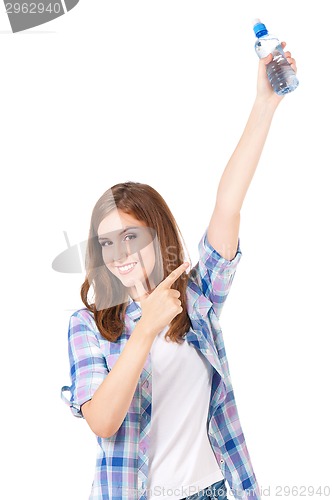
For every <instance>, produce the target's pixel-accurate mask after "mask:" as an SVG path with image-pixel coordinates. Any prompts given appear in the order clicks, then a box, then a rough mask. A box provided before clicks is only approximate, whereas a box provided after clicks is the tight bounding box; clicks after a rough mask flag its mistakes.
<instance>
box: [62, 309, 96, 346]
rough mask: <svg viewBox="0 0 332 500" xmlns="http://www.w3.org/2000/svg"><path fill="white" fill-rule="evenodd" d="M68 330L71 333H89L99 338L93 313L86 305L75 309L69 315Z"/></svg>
mask: <svg viewBox="0 0 332 500" xmlns="http://www.w3.org/2000/svg"><path fill="white" fill-rule="evenodd" d="M69 331H70V332H71V333H80V332H81V333H83V332H85V333H87V331H88V332H89V333H92V334H94V335H95V336H96V337H97V338H98V339H100V338H101V335H100V332H99V330H98V328H97V325H96V322H95V318H94V315H93V313H92V312H91V311H89V309H87V308H86V307H82V308H81V309H77V310H76V311H74V312H73V313H72V314H71V315H70V317H69Z"/></svg>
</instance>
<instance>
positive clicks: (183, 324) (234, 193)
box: [62, 43, 296, 500]
mask: <svg viewBox="0 0 332 500" xmlns="http://www.w3.org/2000/svg"><path fill="white" fill-rule="evenodd" d="M284 46H285V43H283V47H284ZM286 56H287V59H288V61H289V63H290V64H291V65H292V67H293V69H294V70H295V71H296V65H295V60H294V59H293V58H292V57H291V54H290V53H289V52H286ZM269 61H270V56H269V57H268V58H266V59H263V60H260V61H259V70H258V84H257V95H256V99H255V101H254V104H253V107H252V111H251V113H250V116H249V119H248V122H247V124H246V127H245V129H244V132H243V135H242V136H241V138H240V141H239V143H238V145H237V147H236V149H235V151H234V153H233V155H232V156H231V158H230V160H229V162H228V164H227V166H226V168H225V170H224V172H223V174H222V176H221V180H220V183H219V186H218V190H217V197H216V203H215V207H214V211H213V213H212V216H211V220H210V221H209V225H208V227H207V229H206V230H205V231H204V234H203V235H202V238H201V240H200V242H199V246H198V248H199V259H198V262H197V264H196V265H195V266H194V267H193V268H192V269H190V265H189V263H188V262H185V256H184V250H183V245H182V241H183V240H182V237H181V233H180V230H179V228H178V227H177V224H176V222H175V220H174V217H173V216H172V213H171V212H170V209H169V208H168V206H167V204H166V203H165V201H164V200H163V198H162V197H161V196H160V194H158V193H157V192H156V191H155V190H154V189H153V188H152V187H150V186H148V185H146V184H140V183H134V182H125V183H122V184H117V185H115V186H113V187H112V188H110V189H109V190H108V191H106V192H105V193H104V194H103V195H102V196H101V198H100V199H99V200H98V201H97V203H96V205H95V207H94V210H93V213H92V218H91V226H90V233H89V239H88V247H87V255H86V268H87V274H86V279H85V281H84V283H83V285H82V288H81V297H82V301H83V303H84V305H85V307H84V308H82V309H79V310H78V311H76V312H75V313H74V314H72V316H71V317H70V322H69V332H68V339H69V359H70V368H71V371H70V373H71V379H72V385H71V386H70V387H68V386H64V387H63V388H62V393H63V392H65V391H70V392H71V398H70V401H69V400H67V399H66V398H65V397H64V395H63V394H62V396H63V399H64V400H65V401H66V402H67V404H68V405H69V406H70V408H71V410H72V413H73V414H74V415H75V416H77V417H82V418H85V419H86V421H87V423H88V425H89V426H90V428H91V429H92V431H93V432H94V433H95V434H96V436H97V441H98V454H97V460H96V470H95V477H94V481H93V484H92V489H91V494H90V499H96V500H97V499H99V500H100V499H103V500H110V499H113V500H126V499H128V500H134V499H135V500H136V499H137V500H147V499H149V500H157V499H158V500H159V499H167V500H169V499H184V498H186V499H189V498H190V499H194V498H195V499H200V498H205V499H208V498H215V499H219V500H221V499H222V500H225V499H227V486H226V483H227V485H228V488H230V489H231V490H232V491H231V495H232V496H233V497H234V498H235V499H241V500H243V499H244V500H246V499H248V500H249V499H250V500H258V499H259V498H260V494H259V486H258V484H257V480H256V477H255V474H254V471H253V468H252V464H251V461H250V457H249V453H248V450H247V447H246V443H245V438H244V435H243V432H242V429H241V424H240V421H239V417H238V412H237V407H236V402H235V399H234V393H233V388H232V384H231V380H230V375H229V369H228V362H227V358H226V352H225V347H224V341H223V334H222V331H221V329H220V325H219V317H220V313H221V309H222V306H223V304H224V303H225V300H226V298H227V295H228V293H229V290H230V287H231V284H232V281H233V278H234V275H235V272H236V268H237V265H238V263H239V261H240V258H241V255H242V253H241V249H240V240H239V237H238V233H239V224H240V210H241V207H242V204H243V201H244V198H245V194H246V192H247V190H248V187H249V185H250V182H251V179H252V177H253V175H254V172H255V169H256V167H257V164H258V161H259V157H260V155H261V152H262V149H263V146H264V143H265V140H266V137H267V134H268V130H269V127H270V124H271V120H272V118H273V115H274V112H275V110H276V108H277V107H278V105H279V103H280V102H281V100H282V99H283V98H282V97H280V96H278V95H277V94H275V93H274V92H273V91H272V88H271V86H270V84H269V82H268V79H267V76H266V71H265V64H266V63H268V62H269ZM91 289H92V290H93V292H94V296H93V298H91V299H89V300H88V293H89V292H90V290H91Z"/></svg>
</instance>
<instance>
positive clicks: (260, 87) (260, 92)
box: [257, 42, 297, 101]
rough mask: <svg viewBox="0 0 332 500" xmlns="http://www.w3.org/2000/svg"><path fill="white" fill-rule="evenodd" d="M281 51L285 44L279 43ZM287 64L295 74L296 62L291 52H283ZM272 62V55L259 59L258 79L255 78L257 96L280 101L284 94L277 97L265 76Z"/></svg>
mask: <svg viewBox="0 0 332 500" xmlns="http://www.w3.org/2000/svg"><path fill="white" fill-rule="evenodd" d="M280 45H281V47H282V49H284V48H285V46H286V42H281V44H280ZM284 54H285V56H286V60H287V62H288V63H289V64H290V66H291V68H292V69H293V71H294V73H296V72H297V67H296V60H295V59H294V58H293V57H292V54H291V52H289V51H286V52H284ZM271 61H272V54H269V55H268V56H266V57H264V58H262V59H260V61H259V65H258V78H257V96H258V97H262V98H267V99H268V98H272V99H275V100H276V101H281V99H283V97H284V96H285V94H281V95H278V94H277V93H276V92H275V91H274V90H273V87H272V86H271V83H270V80H269V78H268V75H267V71H266V67H267V65H268V64H270V63H271Z"/></svg>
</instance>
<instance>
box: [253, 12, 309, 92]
mask: <svg viewBox="0 0 332 500" xmlns="http://www.w3.org/2000/svg"><path fill="white" fill-rule="evenodd" d="M253 24H254V27H253V29H254V33H255V35H256V37H257V40H256V43H255V51H256V54H257V55H258V57H259V58H260V59H262V58H263V57H266V56H268V55H269V54H272V61H271V62H270V63H269V64H267V65H266V72H267V76H268V79H269V81H270V83H271V85H272V88H273V90H274V91H275V92H276V93H277V94H278V95H283V94H287V93H288V92H292V91H293V90H295V89H296V88H297V86H298V84H299V80H298V79H297V77H296V74H295V71H294V70H293V68H292V67H291V65H290V64H289V62H288V61H287V59H286V56H285V53H284V51H283V49H282V47H281V44H280V41H279V40H278V38H277V37H276V36H274V35H270V34H269V32H268V31H267V29H266V26H265V24H263V23H261V21H260V19H255V20H254V23H253Z"/></svg>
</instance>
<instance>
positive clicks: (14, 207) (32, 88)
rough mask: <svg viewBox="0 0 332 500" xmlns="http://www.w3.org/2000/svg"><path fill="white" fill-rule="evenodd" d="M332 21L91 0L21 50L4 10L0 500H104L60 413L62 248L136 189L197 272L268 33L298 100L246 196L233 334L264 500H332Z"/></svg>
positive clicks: (291, 9)
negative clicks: (259, 43) (152, 203)
mask: <svg viewBox="0 0 332 500" xmlns="http://www.w3.org/2000/svg"><path fill="white" fill-rule="evenodd" d="M328 5H329V4H328V2H327V1H325V2H323V1H322V0H316V1H315V2H308V1H306V2H303V1H296V2H295V1H290V2H288V3H287V4H278V3H276V2H272V1H267V0H264V1H263V0H260V1H258V0H253V1H251V2H247V1H245V0H240V1H238V2H221V1H212V0H209V1H207V2H203V1H200V2H197V1H193V0H190V1H184V0H177V1H173V0H168V1H167V2H160V1H156V0H153V1H152V0H151V1H137V0H135V1H128V0H126V1H110V0H99V1H89V0H81V1H80V3H79V4H78V6H77V7H75V8H74V9H73V10H72V11H71V12H69V13H68V14H66V15H65V16H62V17H60V18H59V19H57V20H55V21H52V22H50V23H48V24H45V25H43V26H39V27H37V28H34V29H31V30H28V31H26V32H22V33H17V34H12V33H11V30H10V25H9V22H8V19H7V17H6V15H5V12H4V7H3V6H2V11H1V16H0V21H1V24H0V31H1V32H0V35H1V36H0V43H1V48H0V51H1V83H0V86H1V94H0V95H1V98H0V99H1V105H0V127H1V135H0V137H1V139H0V140H1V165H2V180H3V182H2V183H1V214H2V238H1V240H2V244H1V250H2V258H1V263H2V294H3V298H2V321H1V323H2V328H1V332H2V356H1V358H2V361H1V364H0V366H1V372H2V376H1V381H2V391H1V392H2V411H1V419H2V424H1V434H2V436H1V450H2V456H3V458H4V460H3V461H2V463H3V465H2V470H1V472H2V477H3V481H2V488H1V497H2V498H5V499H6V500H9V499H22V498H28V497H29V498H30V497H31V498H34V499H36V500H37V499H38V500H45V499H47V500H59V499H60V498H61V499H63V500H67V499H68V500H84V499H87V498H88V496H89V492H90V486H91V482H92V479H93V474H94V462H95V453H96V441H95V436H94V435H93V433H92V431H91V430H90V429H89V427H88V425H87V423H86V422H85V421H84V420H83V419H76V418H74V417H73V416H72V415H71V413H70V410H69V408H68V407H67V406H66V405H65V404H64V403H63V402H62V401H61V399H60V388H61V386H62V385H66V384H68V385H70V378H69V363H68V358H67V328H68V321H69V316H70V314H71V312H73V311H74V310H76V309H78V308H80V307H82V303H81V301H80V298H79V289H80V285H81V283H82V282H83V279H84V276H83V274H77V275H74V274H60V273H56V272H55V271H53V270H52V267H51V264H52V261H53V259H54V258H55V256H56V255H58V254H59V253H60V252H61V251H63V250H64V249H65V248H66V242H65V238H64V233H63V232H64V231H66V232H67V234H68V238H69V240H70V243H71V244H76V243H78V242H80V241H83V240H85V239H86V237H87V234H88V228H89V223H90V216H91V211H92V208H93V206H94V204H95V203H96V201H97V199H98V198H99V197H100V196H101V194H102V193H104V191H106V189H108V188H109V187H111V186H112V185H114V184H116V183H117V182H122V181H126V180H133V181H139V182H145V183H148V184H150V185H151V186H153V187H154V188H155V189H157V190H158V191H159V192H160V193H161V194H162V196H163V197H164V198H165V200H166V201H167V203H168V204H169V206H170V208H171V210H172V212H173V213H174V215H175V218H176V220H177V222H178V224H179V226H180V228H181V231H182V234H183V236H184V239H185V242H186V244H187V247H188V249H189V251H190V257H191V260H192V263H193V264H195V262H196V258H197V255H198V251H197V244H198V241H199V239H200V238H201V235H202V233H203V231H204V229H205V228H206V227H207V225H208V222H209V220H210V216H211V213H212V209H213V205H214V201H215V194H216V189H217V185H218V182H219V178H220V176H221V174H222V172H223V169H224V167H225V165H226V163H227V161H228V159H229V157H230V155H231V153H232V151H233V149H234V148H235V146H236V144H237V142H238V140H239V138H240V135H241V133H242V130H243V128H244V126H245V123H246V120H247V117H248V115H249V112H250V109H251V106H252V104H253V101H254V97H255V86H256V74H257V65H258V59H257V56H256V54H255V52H254V34H253V31H252V20H253V19H254V18H255V17H260V18H261V19H262V21H263V22H265V24H266V25H267V27H268V29H269V30H270V32H272V33H274V34H276V35H277V36H279V38H280V39H281V40H285V41H286V42H287V49H289V50H291V51H292V54H293V56H294V57H295V58H296V60H297V65H298V77H299V80H300V85H299V87H298V89H297V90H296V91H295V92H294V93H293V94H290V95H288V96H286V97H285V99H284V100H283V101H282V103H281V104H280V106H279V108H278V109H277V112H276V114H275V117H274V121H273V124H272V126H271V129H270V134H269V137H268V139H267V142H266V146H265V149H264V152H263V154H262V157H261V160H260V163H259V166H258V168H257V171H256V174H255V177H254V179H253V181H252V183H251V186H250V188H249V191H248V193H247V196H246V199H245V202H244V205H243V209H242V213H241V227H240V238H241V248H242V252H243V256H242V259H241V262H240V264H239V267H238V269H237V274H236V277H235V279H234V282H233V286H232V290H231V292H230V294H229V297H228V299H227V303H226V304H225V307H224V309H223V312H222V316H221V318H220V321H221V325H222V328H223V332H224V337H225V343H226V349H227V354H228V359H229V364H230V370H231V375H232V381H233V385H234V390H235V396H236V400H237V404H238V410H239V414H240V418H241V422H242V426H243V430H244V434H245V437H246V440H247V445H248V449H249V452H250V456H251V459H252V462H253V465H254V469H255V472H256V475H257V479H258V481H259V483H260V485H261V486H262V488H263V489H264V491H265V493H263V498H283V497H285V498H286V495H283V493H284V494H285V493H287V487H292V486H293V487H298V488H300V487H301V486H304V488H305V489H304V492H303V496H304V497H305V498H307V497H308V498H309V490H308V488H309V486H313V487H314V488H316V489H317V488H319V487H320V486H322V487H324V486H326V485H329V486H331V482H330V478H331V466H330V464H331V457H330V454H329V448H330V446H331V430H330V429H331V396H330V395H331V371H330V365H331V363H330V357H331V356H330V352H331V351H330V346H331V342H330V337H331V304H330V302H331V278H332V273H331V222H330V216H331V213H332V206H331V197H330V190H331V181H330V179H331V176H330V172H331V168H332V162H331V155H330V145H331V127H330V117H331V91H330V87H331V76H332V75H331V65H330V62H329V51H330V36H329V31H330V16H329V14H328ZM170 425H171V423H170ZM277 486H280V487H281V488H282V491H281V496H277V489H276V488H277ZM268 488H269V490H268ZM331 491H332V490H331ZM295 493H296V492H295V490H294V491H293V494H291V495H290V496H291V497H294V498H295V497H296V495H295ZM303 496H302V497H303ZM331 496H332V493H331ZM302 497H301V498H302ZM311 498H317V499H318V498H326V497H325V496H324V494H323V495H322V496H320V495H319V494H318V493H315V495H314V496H311Z"/></svg>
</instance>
